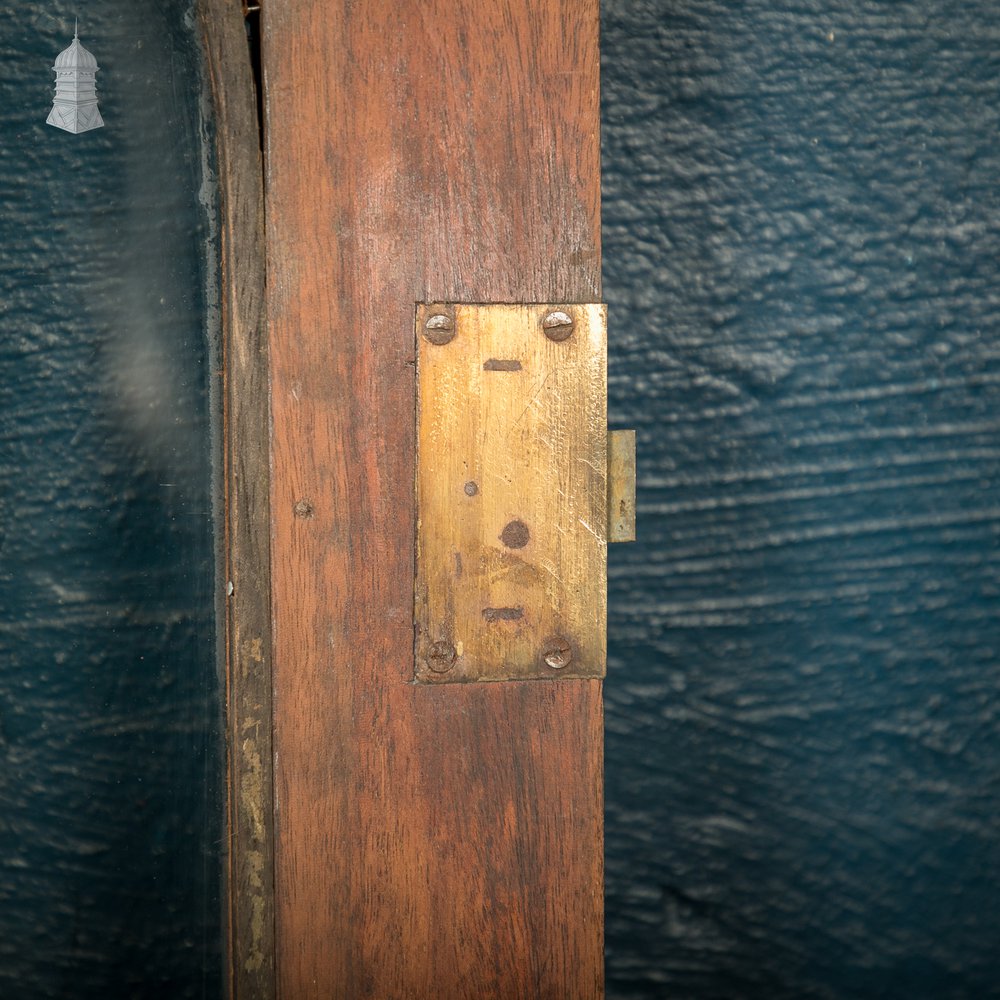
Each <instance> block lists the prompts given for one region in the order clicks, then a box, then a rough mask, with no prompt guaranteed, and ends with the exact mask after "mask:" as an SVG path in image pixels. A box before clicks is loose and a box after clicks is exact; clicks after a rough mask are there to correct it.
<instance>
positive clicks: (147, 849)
mask: <svg viewBox="0 0 1000 1000" xmlns="http://www.w3.org/2000/svg"><path fill="white" fill-rule="evenodd" d="M189 8H190V4H189V3H181V4H160V3H152V2H142V3H136V2H134V0H129V2H124V0H93V2H91V3H88V4H86V5H81V6H80V7H79V8H77V7H74V6H73V5H71V4H68V3H62V2H59V3H18V4H16V5H11V4H8V5H7V6H6V7H5V9H3V10H2V11H0V64H2V66H3V72H2V73H0V247H2V250H0V317H2V322H0V996H2V997H4V998H5V1000H7V998H21V997H25V998H28V997H30V998H37V997H73V998H77V997H95V998H97V997H101V998H108V997H171V998H174V997H204V996H214V995H217V994H218V993H219V991H220V988H221V972H220V958H219V955H220V951H221V919H220V916H221V911H220V902H219V893H218V882H219V874H218V872H219V866H220V860H219V859H220V855H221V846H220V836H221V817H222V805H221V796H220V794H219V786H218V778H217V775H218V767H219V755H218V748H217V734H218V726H217V724H216V717H217V715H218V713H219V694H218V686H217V681H216V659H215V657H216V653H215V638H214V627H215V626H214V609H213V600H214V598H213V593H214V590H215V588H214V585H213V572H214V571H213V551H212V544H213V543H212V491H211V477H212V470H211V464H210V455H211V452H212V446H211V443H210V436H211V435H210V420H209V412H210V408H211V404H210V391H209V384H210V379H211V369H212V366H213V365H212V349H211V348H210V346H209V341H210V332H211V330H212V324H213V320H212V314H211V302H210V300H209V298H208V296H207V292H206V289H207V288H208V287H210V286H211V285H212V283H214V280H215V279H214V275H213V274H212V273H211V267H210V264H209V261H210V260H211V258H212V254H213V251H212V239H211V232H210V230H211V227H212V225H213V221H212V217H211V213H210V211H209V210H208V209H206V207H205V206H204V205H203V204H202V203H201V201H200V199H201V198H207V197H208V189H207V188H206V187H205V186H204V185H205V180H206V175H205V171H204V165H203V163H202V156H203V149H204V147H205V143H204V142H203V136H202V129H203V128H204V125H203V123H202V121H201V114H200V108H199V102H200V94H201V88H200V82H199V79H198V74H199V65H200V54H199V50H198V46H197V40H196V35H195V31H194V25H193V23H192V22H191V20H190V9H189ZM77 10H79V14H80V17H81V22H80V35H81V40H82V41H83V42H84V44H85V45H86V46H87V47H88V48H89V49H90V50H91V51H92V52H93V53H94V55H95V56H96V57H97V59H98V62H99V64H100V67H101V71H100V73H99V74H98V93H99V97H100V102H101V110H102V113H103V115H104V118H105V121H106V123H107V125H106V127H105V128H103V129H100V130H98V131H94V132H89V133H85V134H83V135H71V134H69V133H66V132H61V131H58V130H56V129H54V128H51V127H49V126H47V125H45V124H44V123H45V118H46V115H47V114H48V109H49V107H50V106H51V100H52V86H53V79H54V77H53V74H52V71H51V66H52V61H53V58H54V57H55V55H56V54H57V53H58V52H59V51H60V50H61V49H63V48H64V47H65V46H66V45H67V44H68V43H69V40H70V39H71V38H72V33H73V18H74V15H75V13H76V12H77Z"/></svg>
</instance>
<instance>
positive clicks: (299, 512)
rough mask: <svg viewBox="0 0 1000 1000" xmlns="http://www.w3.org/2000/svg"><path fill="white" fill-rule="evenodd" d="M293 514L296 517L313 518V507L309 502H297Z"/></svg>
mask: <svg viewBox="0 0 1000 1000" xmlns="http://www.w3.org/2000/svg"><path fill="white" fill-rule="evenodd" d="M292 513H293V514H294V515H295V516H296V517H312V516H313V505H312V504H311V503H310V502H309V501H308V500H296V501H295V506H294V507H293V508H292Z"/></svg>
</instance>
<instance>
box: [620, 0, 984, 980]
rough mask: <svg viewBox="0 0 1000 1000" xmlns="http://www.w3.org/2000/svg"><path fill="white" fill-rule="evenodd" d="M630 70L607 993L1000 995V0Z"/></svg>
mask: <svg viewBox="0 0 1000 1000" xmlns="http://www.w3.org/2000/svg"><path fill="white" fill-rule="evenodd" d="M603 58H604V81H603V88H604V89H603V94H604V133H603V136H604V198H605V201H604V227H605V228H604V253H605V270H604V275H605V290H606V298H607V301H608V302H609V304H610V340H611V353H610V394H611V400H610V409H611V413H612V422H613V423H616V424H617V425H618V426H635V427H637V428H638V431H639V501H638V514H639V538H640V542H639V544H637V545H636V546H633V547H624V546H623V547H617V548H615V549H613V551H612V552H611V555H610V577H611V579H610V615H609V634H610V661H609V671H608V681H607V685H606V693H607V728H608V740H607V798H608V828H607V862H608V869H607V871H608V876H607V890H608V900H607V902H608V935H607V941H608V977H609V979H608V982H609V995H610V996H611V997H618V998H639V997H685V998H699V1000H700V998H731V1000H749V998H754V1000H756V998H769V1000H777V998H789V1000H791V998H801V997H822V998H838V1000H840V998H866V997H892V998H897V997H898V998H914V997H921V998H922V997H926V998H935V1000H941V998H981V997H996V996H1000V947H998V944H1000V906H998V901H997V886H998V885H1000V665H998V654H1000V547H998V535H1000V503H998V499H997V498H998V496H1000V491H998V488H1000V265H998V260H1000V193H998V192H1000V8H998V7H997V6H996V5H995V4H993V3H990V2H986V0H970V2H967V3H962V4H941V3H933V2H930V0H904V2H899V3H874V2H855V0H832V2H823V3H819V2H803V0H751V2H748V3H738V2H735V0H728V2H726V0H694V2H684V3H680V2H675V0H604V13H603Z"/></svg>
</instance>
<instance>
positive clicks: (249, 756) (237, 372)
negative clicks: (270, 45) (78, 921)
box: [198, 0, 274, 1000]
mask: <svg viewBox="0 0 1000 1000" xmlns="http://www.w3.org/2000/svg"><path fill="white" fill-rule="evenodd" d="M198 13H199V17H200V23H201V29H202V37H203V39H204V45H205V53H206V63H207V69H208V82H209V86H210V88H211V93H212V100H213V104H214V111H215V127H216V132H215V141H216V157H217V166H218V176H219V188H220V207H221V213H220V222H221V227H220V235H221V239H220V243H221V249H222V261H221V269H222V274H221V278H222V296H221V304H222V335H223V354H224V366H223V372H222V375H223V377H224V396H223V399H224V403H223V406H224V418H223V419H224V426H225V430H224V434H225V442H224V452H225V473H224V488H225V494H226V496H225V543H224V544H225V573H226V577H225V579H226V582H227V583H229V582H231V583H232V592H231V593H229V594H227V607H226V632H225V636H226V737H227V739H226V742H227V770H228V782H227V785H228V827H229V844H228V859H229V877H228V880H227V881H228V886H227V889H228V894H229V895H228V929H229V962H230V965H229V970H230V976H229V978H230V991H231V995H232V996H233V997H234V998H235V1000H249V998H261V1000H264V998H268V997H273V996H274V900H273V890H274V873H273V861H272V851H271V836H272V799H273V790H272V775H271V756H272V753H271V669H270V667H271V642H270V631H271V629H270V611H271V609H270V592H269V579H270V570H269V544H268V541H269V540H268V523H269V515H268V503H269V494H268V460H269V456H268V447H269V446H268V410H267V340H266V332H265V329H264V202H263V173H262V165H261V155H260V127H259V123H258V120H257V102H256V93H255V86H254V80H253V73H252V69H251V65H250V55H249V51H248V48H247V39H246V31H245V29H244V24H243V17H242V15H241V12H240V8H239V6H238V5H237V4H234V3H232V2H231V0H199V4H198ZM226 589H227V591H228V590H229V588H228V586H227V588H226Z"/></svg>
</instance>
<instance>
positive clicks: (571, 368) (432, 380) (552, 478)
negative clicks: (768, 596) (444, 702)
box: [414, 303, 608, 683]
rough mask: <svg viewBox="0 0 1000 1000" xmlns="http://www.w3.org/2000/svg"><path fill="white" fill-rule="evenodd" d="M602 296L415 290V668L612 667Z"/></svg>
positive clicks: (429, 678) (461, 673)
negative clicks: (574, 300) (494, 298)
mask: <svg viewBox="0 0 1000 1000" xmlns="http://www.w3.org/2000/svg"><path fill="white" fill-rule="evenodd" d="M606 322H607V312H606V307H605V306H603V305H568V304H565V303H561V304H559V303H557V304H554V305H451V304H431V305H419V306H418V307H417V310H416V338H417V384H418V389H417V397H418V398H417V473H416V500H417V550H416V588H415V594H416V596H415V609H414V610H415V622H416V679H417V680H418V681H420V682H428V683H442V682H445V683H447V682H452V681H500V680H518V679H531V678H539V679H540V678H546V679H554V678H563V677H603V676H604V672H605V629H606V619H607V526H608V509H607V502H608V486H607V465H608V454H607V440H608V436H607V429H606V428H607V373H606V368H607V366H606Z"/></svg>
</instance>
